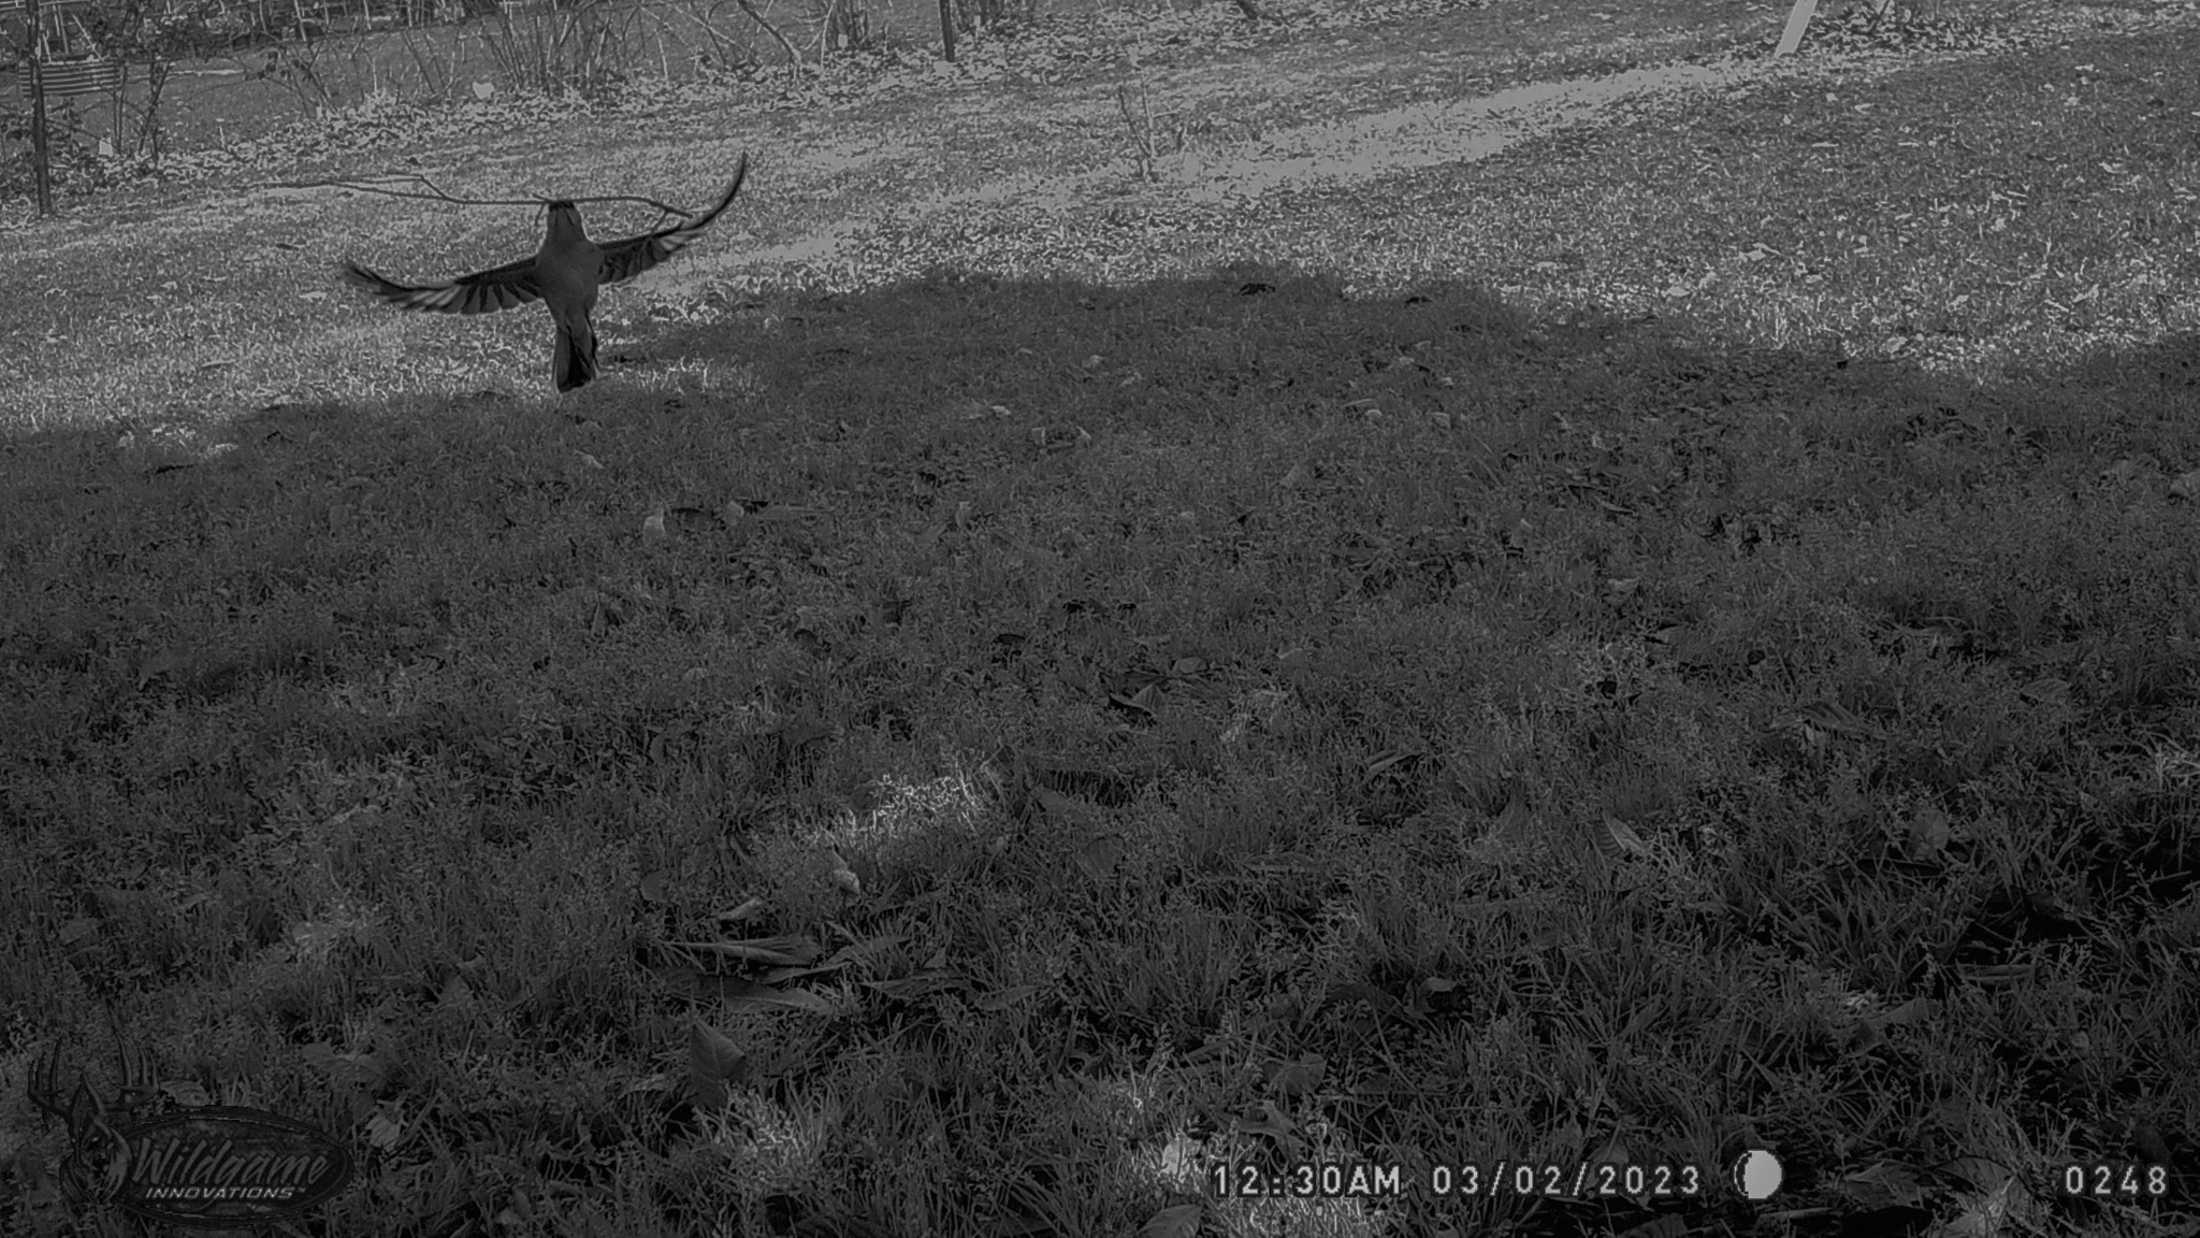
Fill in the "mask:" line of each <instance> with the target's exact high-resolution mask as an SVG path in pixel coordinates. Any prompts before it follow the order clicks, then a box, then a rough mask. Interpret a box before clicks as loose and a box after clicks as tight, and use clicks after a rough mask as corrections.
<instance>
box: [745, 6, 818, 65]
mask: <svg viewBox="0 0 2200 1238" xmlns="http://www.w3.org/2000/svg"><path fill="white" fill-rule="evenodd" d="M733 2H734V3H735V4H738V5H740V6H741V11H742V12H744V13H746V14H748V15H749V16H750V17H753V18H755V19H756V24H757V25H759V26H762V27H763V28H764V33H766V34H768V35H770V36H771V37H772V38H773V39H775V40H777V41H778V43H779V46H780V48H781V50H783V51H785V52H786V53H787V63H788V64H801V63H802V53H801V52H798V51H796V50H795V49H794V44H792V43H789V42H788V41H787V36H786V35H783V34H781V33H779V28H778V27H777V26H774V25H772V24H771V23H770V22H768V21H765V20H764V15H763V14H762V13H759V12H757V11H756V6H755V5H753V4H751V3H749V0H733Z"/></svg>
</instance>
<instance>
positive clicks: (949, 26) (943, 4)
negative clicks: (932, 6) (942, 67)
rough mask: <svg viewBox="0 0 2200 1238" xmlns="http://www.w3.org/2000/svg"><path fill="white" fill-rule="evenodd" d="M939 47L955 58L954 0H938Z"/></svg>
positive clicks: (949, 59) (952, 58)
mask: <svg viewBox="0 0 2200 1238" xmlns="http://www.w3.org/2000/svg"><path fill="white" fill-rule="evenodd" d="M940 49H941V50H942V51H944V52H946V53H947V59H948V61H949V62H950V63H952V62H953V61H954V59H955V0H940Z"/></svg>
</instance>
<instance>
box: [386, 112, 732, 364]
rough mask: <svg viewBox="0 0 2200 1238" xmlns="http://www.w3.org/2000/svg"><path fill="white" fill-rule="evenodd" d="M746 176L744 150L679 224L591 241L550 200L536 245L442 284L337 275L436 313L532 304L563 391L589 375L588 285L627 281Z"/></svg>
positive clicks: (692, 229) (728, 200)
mask: <svg viewBox="0 0 2200 1238" xmlns="http://www.w3.org/2000/svg"><path fill="white" fill-rule="evenodd" d="M748 174H749V157H748V156H747V155H745V154H744V155H742V156H741V162H740V163H739V164H738V165H737V166H735V168H734V170H733V183H732V184H730V185H728V186H726V193H725V196H724V197H721V198H719V199H718V205H716V206H714V207H712V208H710V209H709V210H708V211H705V212H703V213H702V214H701V215H698V216H696V217H695V218H693V219H690V220H688V221H686V222H685V223H681V224H675V225H674V226H672V227H670V228H661V229H659V230H658V231H655V232H645V233H643V234H642V235H640V236H630V237H626V238H624V239H623V240H617V241H605V242H604V243H602V244H600V245H599V244H597V243H596V242H594V241H591V240H589V239H588V232H587V230H586V229H584V228H583V227H582V226H581V212H580V208H578V207H576V206H574V205H573V204H572V203H571V202H566V201H558V202H552V203H551V204H550V223H549V227H548V229H547V230H546V231H545V233H544V235H543V238H542V248H541V249H538V250H536V251H535V256H534V257H532V258H522V259H520V260H519V261H517V262H507V263H505V264H504V265H503V266H500V267H490V268H489V269H488V270H486V271H476V272H474V273H473V274H471V275H461V276H459V277H458V278H457V279H454V280H450V281H448V282H446V283H441V284H418V285H414V284H400V283H398V282H396V281H395V280H390V279H385V278H383V277H382V276H380V275H377V274H376V273H374V272H373V271H370V270H368V269H367V268H365V267H363V266H360V265H359V264H358V263H357V262H354V261H352V260H351V259H349V258H346V259H344V278H345V279H347V280H349V281H350V282H352V283H354V284H357V285H358V286H360V287H361V288H364V289H366V290H367V291H368V292H371V293H373V294H374V295H376V296H378V297H380V298H382V299H383V300H385V301H388V302H389V303H390V304H392V305H395V306H398V307H399V308H402V309H410V310H425V311H427V312H430V313H436V314H487V313H491V312H493V311H496V310H503V309H511V308H512V307H514V306H516V305H525V304H527V303H528V302H529V301H540V302H542V303H543V305H544V307H545V308H547V309H548V310H549V311H550V321H551V323H552V324H554V325H555V326H556V327H557V329H558V336H557V343H556V346H555V347H556V351H554V352H553V353H552V354H551V356H550V377H551V380H552V381H554V382H555V383H557V386H558V390H559V391H560V392H565V391H571V390H573V389H574V388H576V387H580V386H583V385H585V384H586V383H587V382H588V380H590V379H592V378H594V377H596V326H595V323H594V322H593V321H591V320H590V317H589V315H590V314H592V313H594V312H595V309H596V289H597V288H598V287H600V286H601V285H604V284H615V283H618V282H619V281H620V280H623V279H631V278H633V277H634V276H636V275H639V274H641V273H642V272H644V271H646V270H648V269H649V268H651V267H653V266H656V265H657V264H658V263H660V262H663V261H664V260H665V259H667V258H670V257H671V256H672V255H674V254H676V253H679V252H680V251H681V250H682V249H685V248H687V246H688V244H689V242H691V241H693V240H694V239H695V238H696V237H697V236H700V235H701V234H702V231H703V229H705V228H707V227H709V226H710V223H711V221H712V220H714V219H716V218H718V216H719V215H720V214H722V213H724V211H725V209H726V208H727V207H729V206H731V205H733V196H734V195H735V194H737V193H740V192H741V181H742V179H743V178H744V177H746V176H747V175H748Z"/></svg>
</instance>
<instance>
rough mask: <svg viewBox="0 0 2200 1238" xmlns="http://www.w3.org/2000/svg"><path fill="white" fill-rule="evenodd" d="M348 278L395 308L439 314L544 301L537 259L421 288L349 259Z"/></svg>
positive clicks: (483, 311) (346, 263) (484, 311)
mask: <svg viewBox="0 0 2200 1238" xmlns="http://www.w3.org/2000/svg"><path fill="white" fill-rule="evenodd" d="M344 278H345V279H347V280H350V281H351V282H352V283H354V284H357V285H359V286H360V287H361V288H364V289H366V290H367V291H368V292H371V293H373V294H374V295H376V296H378V297H380V298H382V299H383V300H385V301H388V302H389V303H391V304H392V305H397V306H400V307H402V308H405V309H411V310H425V311H428V312H429V313H435V314H487V313H490V312H492V311H494V310H505V309H511V308H513V307H514V306H519V305H525V304H527V303H528V302H529V301H539V300H541V299H542V284H541V283H540V281H538V280H537V279H536V278H535V260H534V259H533V258H522V259H520V260H519V261H518V262H507V263H505V264H504V265H503V266H500V267H490V268H489V269H488V270H486V271H476V272H474V273H473V274H471V275H461V276H459V277H458V278H457V279H454V280H452V281H450V282H449V283H444V284H421V285H417V286H416V285H412V284H400V283H397V282H396V281H394V280H388V279H384V278H382V277H381V276H380V275H377V274H375V273H374V272H372V271H370V270H368V269H367V268H365V267H363V266H360V265H359V264H358V263H356V262H353V261H352V260H351V259H349V258H346V259H344Z"/></svg>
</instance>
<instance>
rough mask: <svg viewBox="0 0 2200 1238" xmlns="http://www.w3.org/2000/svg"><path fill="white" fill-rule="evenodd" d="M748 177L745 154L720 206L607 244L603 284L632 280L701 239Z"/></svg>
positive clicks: (736, 168)
mask: <svg viewBox="0 0 2200 1238" xmlns="http://www.w3.org/2000/svg"><path fill="white" fill-rule="evenodd" d="M748 174H749V157H748V156H747V155H746V154H744V155H742V156H741V162H740V163H739V164H738V165H737V166H735V168H734V169H733V183H732V184H731V185H728V186H726V192H725V196H724V197H721V198H719V199H718V205H716V206H714V207H712V208H710V209H709V210H707V211H705V212H703V213H702V214H700V215H697V216H696V217H695V218H693V219H690V220H688V221H687V222H686V223H683V224H675V225H674V226H672V227H670V228H664V229H661V230H659V231H656V232H645V233H643V234H642V235H640V236H630V237H626V238H624V239H623V240H617V241H605V242H603V243H602V247H603V282H604V283H607V284H615V283H618V282H619V281H620V280H622V279H632V278H634V277H635V276H637V275H640V274H641V273H642V272H644V271H646V270H648V269H649V268H651V267H653V266H656V265H657V264H658V263H660V262H663V261H664V260H665V259H667V258H670V257H671V256H672V255H674V254H676V253H679V252H680V251H681V250H683V249H685V248H687V246H688V243H689V242H690V241H693V240H694V239H695V238H696V237H698V236H701V235H702V233H703V229H705V228H708V227H709V226H710V221H711V220H714V219H716V218H718V216H720V215H721V214H724V213H725V209H726V208H727V207H729V206H732V205H733V196H734V195H735V194H737V193H740V192H741V181H742V179H743V178H745V177H746V176H748Z"/></svg>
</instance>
